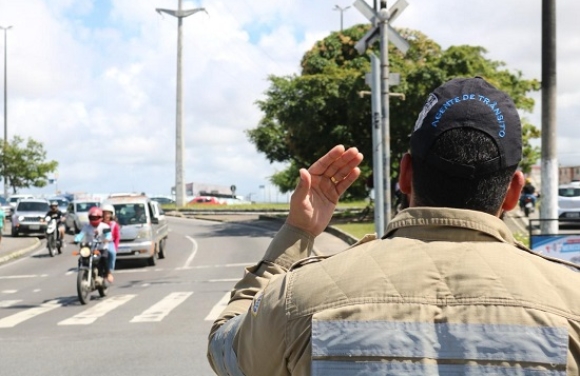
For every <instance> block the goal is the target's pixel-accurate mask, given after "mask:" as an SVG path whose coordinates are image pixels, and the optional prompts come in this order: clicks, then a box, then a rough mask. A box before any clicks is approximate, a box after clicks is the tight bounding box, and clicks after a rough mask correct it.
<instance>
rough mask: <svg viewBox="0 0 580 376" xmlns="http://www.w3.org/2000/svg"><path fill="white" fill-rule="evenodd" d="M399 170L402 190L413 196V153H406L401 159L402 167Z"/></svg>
mask: <svg viewBox="0 0 580 376" xmlns="http://www.w3.org/2000/svg"><path fill="white" fill-rule="evenodd" d="M400 169H401V170H400V171H399V188H400V189H401V192H403V193H404V194H406V195H409V196H411V193H412V191H413V184H412V183H413V159H412V157H411V154H409V153H405V154H404V155H403V159H401V167H400Z"/></svg>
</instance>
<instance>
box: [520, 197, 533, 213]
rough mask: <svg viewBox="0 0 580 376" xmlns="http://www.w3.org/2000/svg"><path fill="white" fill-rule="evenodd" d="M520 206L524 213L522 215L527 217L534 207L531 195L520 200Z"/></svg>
mask: <svg viewBox="0 0 580 376" xmlns="http://www.w3.org/2000/svg"><path fill="white" fill-rule="evenodd" d="M520 206H521V208H522V210H523V211H524V215H525V216H526V217H529V216H530V214H532V213H533V212H534V211H535V207H534V196H533V195H524V196H522V198H521V199H520Z"/></svg>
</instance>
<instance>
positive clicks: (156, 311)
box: [131, 292, 193, 322]
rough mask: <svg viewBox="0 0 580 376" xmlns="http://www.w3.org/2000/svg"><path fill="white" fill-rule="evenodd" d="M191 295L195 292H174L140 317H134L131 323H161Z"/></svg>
mask: <svg viewBox="0 0 580 376" xmlns="http://www.w3.org/2000/svg"><path fill="white" fill-rule="evenodd" d="M191 294H193V292H173V293H171V294H169V295H167V296H166V297H165V298H163V299H161V300H160V301H159V302H157V303H156V304H154V305H152V306H151V307H150V308H148V309H146V310H145V311H143V313H141V314H140V315H138V316H135V317H133V318H132V319H131V322H155V321H161V320H163V318H164V317H165V316H167V315H168V314H169V312H171V311H172V310H173V309H174V308H175V307H177V306H178V305H180V304H181V303H183V302H184V301H185V299H187V298H189V296H190V295H191Z"/></svg>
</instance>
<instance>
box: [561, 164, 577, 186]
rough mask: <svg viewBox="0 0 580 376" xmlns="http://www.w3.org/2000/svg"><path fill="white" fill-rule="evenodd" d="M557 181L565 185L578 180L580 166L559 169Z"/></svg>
mask: <svg viewBox="0 0 580 376" xmlns="http://www.w3.org/2000/svg"><path fill="white" fill-rule="evenodd" d="M558 170H559V176H558V180H559V183H560V184H567V183H570V182H571V181H573V180H580V166H566V167H560V168H559V169H558Z"/></svg>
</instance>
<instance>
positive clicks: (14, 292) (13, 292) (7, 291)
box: [2, 290, 18, 294]
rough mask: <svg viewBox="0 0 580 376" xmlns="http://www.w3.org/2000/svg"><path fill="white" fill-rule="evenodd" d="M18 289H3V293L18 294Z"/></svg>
mask: <svg viewBox="0 0 580 376" xmlns="http://www.w3.org/2000/svg"><path fill="white" fill-rule="evenodd" d="M17 292H18V290H2V294H16V293H17Z"/></svg>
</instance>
